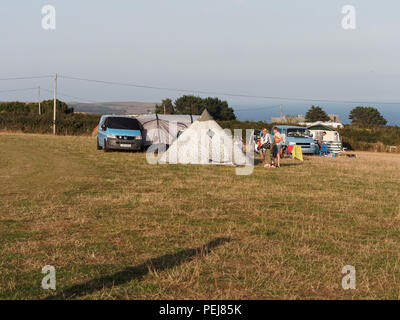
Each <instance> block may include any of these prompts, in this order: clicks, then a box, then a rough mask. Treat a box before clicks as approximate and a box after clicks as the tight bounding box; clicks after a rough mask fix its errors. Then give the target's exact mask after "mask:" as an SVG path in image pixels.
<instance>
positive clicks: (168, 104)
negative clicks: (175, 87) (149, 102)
mask: <svg viewBox="0 0 400 320" xmlns="http://www.w3.org/2000/svg"><path fill="white" fill-rule="evenodd" d="M156 113H161V114H164V113H165V114H174V113H175V108H174V105H173V104H172V100H171V99H164V100H163V101H161V105H158V104H157V105H156Z"/></svg>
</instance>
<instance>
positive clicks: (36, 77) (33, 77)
mask: <svg viewBox="0 0 400 320" xmlns="http://www.w3.org/2000/svg"><path fill="white" fill-rule="evenodd" d="M51 77H52V76H31V77H16V78H0V81H9V80H30V79H41V78H51Z"/></svg>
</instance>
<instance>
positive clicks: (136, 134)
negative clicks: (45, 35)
mask: <svg viewBox="0 0 400 320" xmlns="http://www.w3.org/2000/svg"><path fill="white" fill-rule="evenodd" d="M142 132H143V129H142V125H141V124H140V122H139V121H138V120H137V119H135V118H133V117H126V116H115V115H104V116H102V117H101V118H100V121H99V126H98V133H97V149H98V150H101V149H103V150H104V152H108V151H110V150H132V151H134V150H141V149H142V148H143V139H142Z"/></svg>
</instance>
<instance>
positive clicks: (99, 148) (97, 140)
mask: <svg viewBox="0 0 400 320" xmlns="http://www.w3.org/2000/svg"><path fill="white" fill-rule="evenodd" d="M96 142H97V150H101V149H103V148H102V147H101V146H100V145H99V139H98V138H97V139H96Z"/></svg>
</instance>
